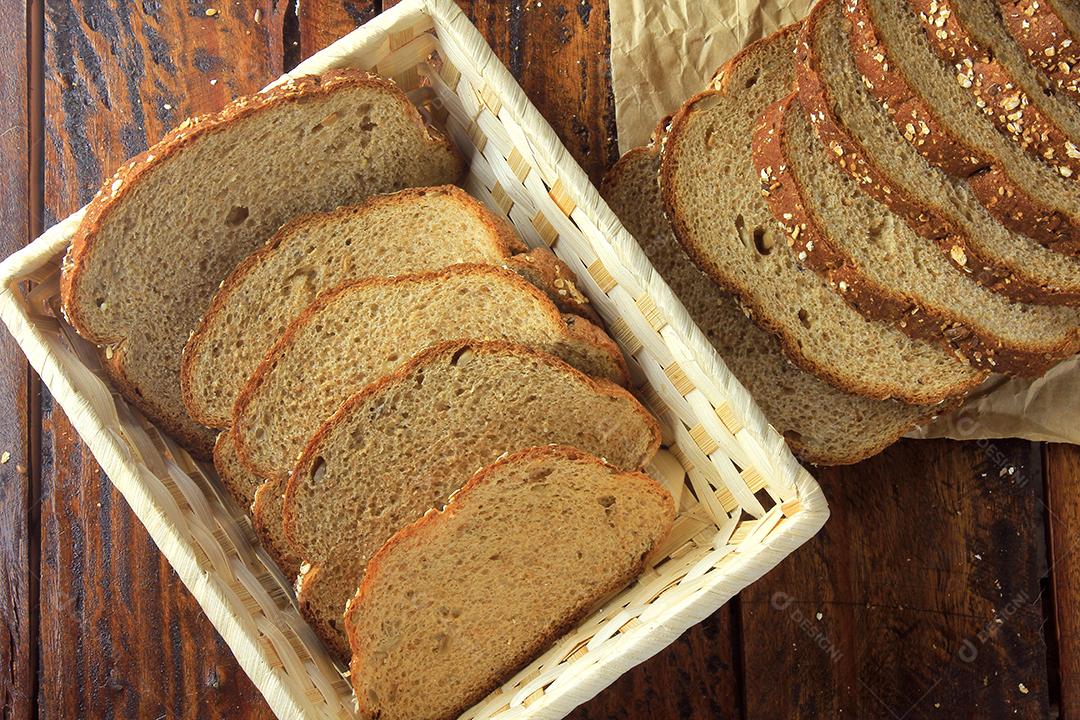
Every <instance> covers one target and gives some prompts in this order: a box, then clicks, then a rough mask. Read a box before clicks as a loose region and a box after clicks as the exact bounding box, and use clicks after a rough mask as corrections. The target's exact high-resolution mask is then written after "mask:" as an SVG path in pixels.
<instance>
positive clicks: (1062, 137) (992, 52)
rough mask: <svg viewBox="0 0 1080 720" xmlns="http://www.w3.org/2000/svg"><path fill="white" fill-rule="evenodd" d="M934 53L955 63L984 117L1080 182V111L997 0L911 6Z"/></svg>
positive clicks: (919, 0)
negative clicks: (1016, 34)
mask: <svg viewBox="0 0 1080 720" xmlns="http://www.w3.org/2000/svg"><path fill="white" fill-rule="evenodd" d="M908 2H909V3H910V4H911V7H912V8H913V9H914V10H915V12H917V13H918V15H919V19H920V20H921V21H922V24H923V30H924V31H925V32H926V37H927V39H928V40H929V41H930V47H931V48H933V49H934V50H936V51H937V54H938V56H939V57H940V58H941V59H942V60H944V61H945V62H947V63H949V64H950V65H951V66H952V67H953V68H954V69H955V70H956V73H957V77H958V78H961V79H962V80H963V82H962V85H963V87H965V88H966V89H967V90H969V91H970V92H971V93H973V94H974V96H975V98H976V104H977V105H978V106H979V108H980V109H981V110H982V111H983V114H984V115H986V117H988V118H990V120H991V121H992V122H993V123H994V124H995V126H997V128H998V131H999V132H1002V133H1004V134H1005V135H1006V136H1008V137H1009V138H1011V139H1012V140H1013V141H1014V142H1016V143H1019V145H1020V147H1022V148H1024V149H1025V150H1027V151H1028V153H1029V154H1031V155H1035V156H1037V157H1040V158H1042V159H1044V160H1045V161H1046V162H1047V163H1049V164H1050V165H1052V166H1053V167H1055V168H1057V169H1058V171H1059V172H1061V173H1062V174H1066V173H1067V174H1068V177H1080V147H1078V146H1080V105H1077V104H1076V103H1075V102H1074V101H1073V99H1072V98H1069V97H1068V96H1066V95H1065V94H1064V93H1062V94H1061V96H1059V95H1058V92H1057V88H1056V87H1054V86H1053V84H1052V83H1050V82H1049V81H1048V80H1047V79H1046V78H1044V77H1043V76H1042V75H1041V74H1040V73H1039V72H1038V71H1037V70H1036V69H1035V68H1034V67H1032V66H1031V64H1030V63H1028V61H1027V58H1026V57H1025V55H1024V51H1023V50H1021V49H1020V47H1019V46H1018V45H1017V44H1016V42H1015V41H1014V40H1013V39H1012V37H1011V36H1010V35H1009V32H1008V30H1006V29H1005V26H1004V24H1003V23H1002V20H1001V15H1000V13H1001V9H1000V7H999V6H998V2H997V0H908Z"/></svg>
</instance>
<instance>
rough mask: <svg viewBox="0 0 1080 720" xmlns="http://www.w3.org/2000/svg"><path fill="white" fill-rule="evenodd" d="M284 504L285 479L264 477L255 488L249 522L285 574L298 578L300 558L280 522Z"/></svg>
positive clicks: (300, 564) (291, 577) (288, 576)
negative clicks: (264, 480)
mask: <svg viewBox="0 0 1080 720" xmlns="http://www.w3.org/2000/svg"><path fill="white" fill-rule="evenodd" d="M284 507H285V483H284V481H281V480H277V479H274V480H267V481H266V482H264V483H263V484H262V485H260V486H259V488H258V489H257V490H256V491H255V500H254V501H253V502H252V505H251V524H252V525H253V526H254V528H255V534H256V535H258V536H259V541H260V542H261V543H262V546H263V547H264V548H266V551H267V552H268V553H269V554H270V557H272V558H273V559H274V562H276V563H277V566H278V567H279V568H281V571H282V572H283V573H284V574H285V577H287V578H290V579H297V578H298V577H299V576H300V572H301V566H302V562H301V558H300V557H299V556H298V555H297V554H296V553H295V552H294V551H293V548H292V545H290V544H289V541H288V539H287V538H286V537H285V526H284V525H283V524H282V513H283V511H284Z"/></svg>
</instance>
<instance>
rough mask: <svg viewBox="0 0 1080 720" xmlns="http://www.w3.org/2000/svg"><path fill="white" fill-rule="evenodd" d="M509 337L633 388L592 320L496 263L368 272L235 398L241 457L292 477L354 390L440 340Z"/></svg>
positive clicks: (281, 345)
mask: <svg viewBox="0 0 1080 720" xmlns="http://www.w3.org/2000/svg"><path fill="white" fill-rule="evenodd" d="M457 338H469V339H476V340H510V341H513V342H519V343H523V344H526V345H531V346H533V347H535V348H537V349H540V350H543V351H545V352H548V353H550V354H552V355H555V356H556V357H560V358H562V359H563V360H565V361H566V362H568V363H569V364H570V365H572V366H574V367H576V368H577V369H579V370H581V371H582V372H585V373H587V374H590V375H593V376H595V377H601V378H606V379H608V380H611V381H613V382H616V383H619V384H623V385H625V384H626V382H627V371H626V364H625V362H624V360H623V357H622V353H621V352H620V351H619V348H618V346H617V345H615V343H614V342H613V341H612V340H611V339H610V338H609V337H607V336H606V335H605V334H604V332H603V331H602V330H600V329H599V328H598V327H596V326H595V325H593V324H592V323H590V322H589V321H588V320H585V319H583V318H580V317H577V316H575V315H568V316H563V315H560V314H559V311H558V309H557V308H556V307H555V305H554V304H552V303H551V301H550V300H548V298H547V297H546V296H545V295H544V294H543V293H542V292H540V291H539V290H537V289H536V288H535V287H534V286H533V285H531V284H529V283H528V282H526V281H525V280H523V279H522V278H520V277H518V276H517V275H515V274H513V273H511V272H508V271H506V270H501V269H499V268H496V267H493V266H491V265H454V266H452V267H449V268H447V269H446V270H443V271H440V272H434V273H419V274H416V275H403V276H401V277H396V278H369V279H367V280H359V281H354V282H351V283H346V284H345V285H342V286H339V287H338V288H336V289H334V290H330V291H327V292H326V293H324V294H323V295H322V296H320V298H319V299H318V300H317V301H316V302H314V303H313V304H312V305H311V306H309V307H308V308H307V309H305V310H304V311H303V313H301V314H300V317H299V318H297V319H296V320H295V321H294V322H293V323H292V324H291V325H289V327H288V329H287V330H286V331H285V333H284V335H282V337H281V338H280V340H279V341H278V342H277V344H275V345H274V347H273V349H272V350H270V352H269V353H267V355H266V357H265V358H264V359H263V361H262V362H261V363H260V365H259V367H258V369H257V370H255V372H254V374H253V375H252V376H251V380H250V381H249V382H248V383H247V385H246V386H245V387H244V389H243V391H242V392H241V393H240V397H239V399H238V400H237V402H236V409H235V412H234V418H233V427H232V433H233V435H234V437H235V438H236V444H237V448H238V449H239V451H240V458H241V460H242V461H243V462H244V464H245V465H247V466H248V467H249V468H250V469H251V470H252V471H254V472H256V473H257V474H259V475H262V476H263V477H284V476H285V475H286V474H287V473H288V472H289V470H291V469H292V465H293V463H294V462H295V461H296V457H297V456H298V455H299V454H300V451H301V450H303V449H304V445H305V444H307V441H308V440H309V439H311V434H312V433H313V432H315V430H316V429H318V427H319V426H320V425H321V424H322V423H323V421H325V420H326V418H328V417H329V416H330V415H332V414H333V412H334V410H335V409H337V407H338V406H339V405H341V403H342V402H344V401H345V400H346V399H347V398H348V397H349V396H350V395H352V394H353V393H355V392H356V391H358V390H360V389H361V388H363V387H364V386H365V385H367V384H368V383H370V382H374V381H375V380H377V379H378V378H379V377H381V376H382V375H385V374H386V373H388V372H391V371H393V369H394V368H396V367H398V366H399V365H401V364H402V363H404V362H405V361H407V360H408V359H409V358H410V357H412V356H413V355H415V354H416V353H418V352H420V351H422V350H424V349H425V348H427V347H429V346H431V345H434V344H436V343H439V342H445V341H447V340H453V339H457Z"/></svg>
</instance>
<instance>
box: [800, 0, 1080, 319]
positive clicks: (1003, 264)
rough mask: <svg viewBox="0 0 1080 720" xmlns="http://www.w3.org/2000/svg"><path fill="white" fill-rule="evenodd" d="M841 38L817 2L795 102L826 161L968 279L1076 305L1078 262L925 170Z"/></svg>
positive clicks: (844, 29) (832, 4) (830, 3)
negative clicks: (996, 216)
mask: <svg viewBox="0 0 1080 720" xmlns="http://www.w3.org/2000/svg"><path fill="white" fill-rule="evenodd" d="M850 35H851V23H850V21H849V20H848V19H847V18H846V17H845V16H844V14H843V9H842V0H822V1H821V2H819V3H818V4H817V5H815V6H814V9H813V10H812V11H811V13H810V15H809V16H808V17H807V19H806V21H805V23H804V25H803V30H802V33H801V34H800V36H799V48H798V51H797V53H796V59H797V70H798V85H799V101H800V103H801V104H802V106H803V107H804V108H805V109H806V111H807V113H808V114H809V116H810V121H811V123H813V125H814V131H815V133H816V134H817V136H818V138H819V139H820V140H821V142H822V143H824V144H825V145H827V146H828V148H829V154H828V155H829V157H830V158H832V159H833V160H834V161H835V162H836V163H837V164H838V165H839V166H840V167H841V168H842V169H844V170H845V171H846V172H848V173H849V174H850V175H851V176H852V177H853V178H855V179H856V180H857V181H858V186H859V188H860V189H861V190H862V191H863V192H866V193H868V194H869V195H870V196H871V197H873V198H874V199H875V200H877V201H878V202H881V203H884V204H885V205H887V206H888V207H889V209H890V210H892V211H893V212H894V213H896V214H897V215H898V216H900V217H902V218H903V219H904V221H905V222H906V223H907V224H908V226H909V227H911V229H913V230H914V231H915V232H917V233H918V234H920V235H921V236H923V237H925V238H927V239H929V240H932V241H933V242H934V243H935V244H936V245H937V246H938V248H940V250H941V251H942V252H943V253H945V254H946V256H947V257H948V258H949V259H950V260H951V261H952V262H953V263H954V264H955V265H956V266H957V267H958V268H960V269H962V270H963V271H964V272H965V273H967V274H968V276H969V277H971V279H973V280H975V281H976V282H978V283H980V284H982V285H984V286H986V287H988V288H990V289H992V290H994V291H995V292H998V293H1001V294H1003V295H1005V296H1006V297H1008V298H1011V299H1013V300H1018V301H1021V302H1035V303H1044V304H1070V305H1076V304H1078V303H1080V260H1077V259H1076V258H1072V257H1068V256H1065V255H1062V254H1061V253H1056V252H1053V251H1051V250H1047V249H1046V248H1044V247H1042V246H1041V245H1039V244H1038V243H1037V242H1035V241H1034V240H1032V239H1030V238H1028V237H1026V236H1024V235H1021V234H1018V233H1015V232H1012V231H1010V230H1008V229H1007V228H1005V227H1004V226H1002V225H1001V224H1000V223H998V222H997V221H996V220H995V219H994V218H993V217H991V216H990V214H989V213H988V212H987V211H986V209H985V208H983V207H982V205H981V204H980V203H979V201H978V200H977V199H976V198H975V196H974V194H973V193H972V191H971V188H970V187H968V185H967V183H966V182H965V181H963V180H960V179H958V178H955V177H953V176H950V175H947V174H946V173H944V172H942V171H941V170H939V169H938V168H935V167H933V166H931V165H930V164H929V163H928V162H927V161H926V159H925V158H924V157H923V156H922V154H921V153H919V151H918V150H916V149H915V148H914V147H913V146H912V145H910V144H909V143H908V142H907V141H906V140H905V139H904V137H903V135H901V133H900V131H899V129H898V128H897V127H896V126H895V125H894V124H893V123H892V122H890V121H889V119H888V118H887V117H886V114H885V111H884V110H883V109H882V107H881V105H880V104H879V103H878V102H877V100H876V99H875V98H874V97H873V95H871V93H870V91H869V90H867V88H866V86H865V85H864V84H863V82H862V78H861V77H860V75H859V72H858V69H857V67H856V65H855V59H854V57H853V56H852V53H851V45H850V43H849V41H848V38H849V37H850Z"/></svg>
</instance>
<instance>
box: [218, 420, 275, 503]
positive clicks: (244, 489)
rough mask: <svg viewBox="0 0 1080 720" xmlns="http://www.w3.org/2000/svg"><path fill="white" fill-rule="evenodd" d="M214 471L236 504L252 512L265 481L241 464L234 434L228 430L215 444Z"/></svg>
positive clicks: (219, 436) (220, 435) (219, 435)
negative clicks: (252, 505)
mask: <svg viewBox="0 0 1080 720" xmlns="http://www.w3.org/2000/svg"><path fill="white" fill-rule="evenodd" d="M214 470H216V471H217V474H218V479H220V480H221V484H222V485H223V486H224V487H225V490H226V491H227V492H228V493H229V495H230V496H231V497H232V499H233V500H235V501H236V504H237V505H239V506H240V507H241V508H243V509H244V510H245V511H249V510H251V504H252V503H253V502H254V501H255V491H256V490H258V489H259V486H260V485H262V484H263V482H264V479H263V478H261V477H259V476H258V475H256V474H255V473H253V472H251V471H250V470H248V469H247V468H245V467H244V465H243V463H241V462H240V457H239V456H238V455H237V453H236V443H235V442H233V437H232V433H230V432H229V431H228V430H226V431H225V432H223V433H220V434H218V436H217V440H216V441H215V442H214Z"/></svg>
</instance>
